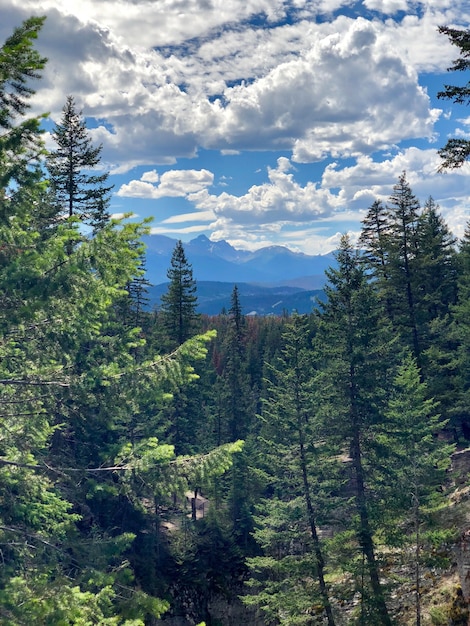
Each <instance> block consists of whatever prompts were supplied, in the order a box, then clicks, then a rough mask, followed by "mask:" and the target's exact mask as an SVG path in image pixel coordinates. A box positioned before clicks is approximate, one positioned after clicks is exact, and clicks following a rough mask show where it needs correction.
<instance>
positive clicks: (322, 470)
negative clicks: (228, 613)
mask: <svg viewBox="0 0 470 626" xmlns="http://www.w3.org/2000/svg"><path fill="white" fill-rule="evenodd" d="M283 343H284V348H283V351H282V356H281V357H280V358H279V359H277V361H276V364H275V365H272V366H271V367H269V366H268V369H269V370H270V379H269V382H268V385H267V390H266V392H265V398H264V402H263V409H262V414H261V416H260V418H261V423H262V426H261V429H260V435H259V438H258V454H259V458H260V465H261V468H262V469H263V471H264V472H265V480H266V482H267V486H266V491H267V492H268V496H267V497H266V498H265V499H264V500H263V501H262V503H261V504H260V505H259V506H258V507H257V511H258V513H257V515H256V517H255V521H256V527H255V531H254V536H255V538H256V539H257V541H258V542H259V544H260V545H261V547H262V548H263V555H262V556H255V557H252V558H250V559H248V564H249V567H250V569H251V571H252V578H251V580H250V587H251V589H252V590H253V591H252V593H251V594H250V595H249V596H248V597H247V598H245V599H244V601H245V602H246V603H247V604H257V605H259V606H262V607H263V610H264V611H265V612H267V614H268V617H270V618H274V619H278V620H280V622H281V623H286V624H287V623H288V624H303V623H305V615H309V618H308V619H309V623H313V617H311V616H312V615H313V614H316V615H318V617H319V620H321V623H323V619H324V617H326V620H327V623H328V624H329V626H334V624H335V619H334V616H333V611H332V607H331V603H330V598H329V592H328V587H327V583H326V581H325V557H324V548H323V546H322V544H321V541H320V533H319V528H318V524H319V519H322V520H323V522H324V523H325V520H326V517H327V511H328V509H329V508H331V504H332V500H333V498H332V494H331V493H330V492H329V490H328V489H327V488H326V474H327V473H328V471H326V462H325V458H324V455H325V452H326V449H327V446H325V443H324V442H321V443H320V435H319V432H318V421H317V415H316V413H317V407H316V406H315V405H314V402H315V400H314V384H313V380H314V372H313V360H312V349H311V336H310V329H309V325H308V320H307V319H306V318H305V317H300V316H296V315H295V316H294V317H293V319H292V321H291V322H290V323H288V324H287V325H286V328H285V331H284V333H283ZM330 465H331V464H330ZM320 516H321V517H320ZM310 572H314V577H312V576H311V575H310ZM314 578H316V582H317V584H316V585H315V584H314ZM310 620H312V621H310Z"/></svg>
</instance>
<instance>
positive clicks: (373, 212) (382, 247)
mask: <svg viewBox="0 0 470 626" xmlns="http://www.w3.org/2000/svg"><path fill="white" fill-rule="evenodd" d="M390 236H391V233H390V222H389V211H388V209H387V207H385V206H384V204H383V203H382V202H380V200H376V201H375V202H373V203H372V205H371V206H370V207H369V210H368V212H367V215H366V217H365V218H364V220H363V221H362V229H361V235H360V237H359V242H358V244H359V247H360V249H361V252H362V258H363V260H364V263H365V264H366V267H367V269H368V270H369V271H370V273H371V275H372V276H373V278H374V281H375V288H376V290H377V293H378V294H379V297H380V298H381V300H382V302H383V303H384V309H385V314H386V315H387V317H388V318H389V319H390V320H391V319H392V318H393V304H394V299H395V297H396V296H395V294H394V290H393V286H392V281H391V278H392V277H391V273H392V270H391V266H390V253H391V250H390Z"/></svg>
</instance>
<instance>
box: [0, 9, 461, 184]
mask: <svg viewBox="0 0 470 626" xmlns="http://www.w3.org/2000/svg"><path fill="white" fill-rule="evenodd" d="M2 4H3V5H4V6H7V5H8V6H11V5H12V4H13V5H14V6H15V7H16V11H17V12H19V11H20V8H19V7H20V3H19V0H16V1H14V0H10V1H8V2H7V0H0V6H1V5H2ZM34 4H35V5H36V9H35V10H37V3H34ZM288 4H289V3H287V2H283V1H281V0H276V1H275V2H273V1H272V0H251V2H247V3H243V8H242V7H241V5H240V3H239V2H238V0H228V1H222V0H207V2H203V3H201V2H197V1H196V0H185V1H183V0H180V1H176V0H172V1H170V0H168V1H167V2H165V3H164V4H162V3H155V2H148V1H144V0H141V1H135V2H133V3H129V2H125V3H124V2H119V1H116V2H111V1H102V2H93V3H92V2H90V1H86V2H82V3H80V8H79V9H78V8H77V9H73V6H72V3H69V2H65V0H54V1H53V0H42V2H41V5H42V7H43V8H44V9H47V10H48V11H47V12H48V19H47V21H46V25H45V27H44V31H43V33H42V34H41V37H40V39H39V44H38V45H39V46H40V48H41V50H42V51H43V52H44V53H45V54H46V55H47V56H48V57H49V59H50V61H49V64H48V66H47V69H46V72H45V81H44V82H43V86H42V88H41V91H40V93H39V94H38V97H39V100H38V103H37V108H38V109H39V110H50V111H51V112H52V114H53V117H54V119H57V118H58V116H59V115H60V111H61V108H62V106H63V103H64V99H65V96H64V94H68V93H72V94H74V95H76V99H77V103H78V105H79V106H81V107H83V109H84V113H85V115H89V116H94V117H96V118H97V119H100V120H104V122H103V123H102V124H101V126H98V128H94V129H93V133H92V134H93V138H94V140H96V141H97V142H102V143H103V146H104V149H103V158H104V160H105V161H106V162H108V163H110V164H112V167H113V171H121V172H122V171H125V170H126V169H129V168H130V167H132V166H134V165H137V164H158V163H170V162H174V160H175V159H176V158H178V157H182V156H185V157H195V156H196V154H197V149H198V147H200V146H202V147H206V148H214V149H218V150H222V151H224V152H225V153H226V154H227V153H229V154H230V153H234V151H241V150H244V149H256V150H259V149H263V150H276V149H285V150H292V152H293V158H294V160H296V161H299V162H308V161H313V160H318V159H321V158H323V157H324V155H328V154H332V155H333V156H335V157H340V156H347V155H356V154H360V153H362V152H366V153H371V152H373V151H374V150H377V149H382V148H384V147H386V146H390V145H393V144H394V143H396V142H397V141H399V140H401V139H405V138H415V137H431V136H432V133H433V124H434V122H435V120H436V118H437V116H438V111H433V110H432V109H431V107H430V102H429V98H428V96H427V94H426V93H425V91H424V90H423V89H422V88H421V87H420V86H419V84H418V80H417V75H416V72H415V71H414V69H413V63H414V62H415V60H414V56H415V55H416V53H417V52H416V50H417V49H418V46H417V44H416V50H415V51H414V53H413V54H411V53H409V52H407V53H406V54H405V53H404V50H405V48H406V47H407V49H409V48H413V49H414V46H415V43H414V42H415V41H421V40H423V33H424V34H425V35H426V37H424V40H425V41H428V40H429V42H430V43H429V45H428V46H422V45H421V44H420V48H424V49H425V50H424V52H425V54H426V56H427V57H432V58H433V59H434V58H436V56H437V53H438V52H439V54H440V55H441V56H442V49H443V48H444V49H445V50H446V51H447V50H448V48H449V46H448V45H447V44H445V43H444V44H443V42H442V40H440V39H439V36H438V35H437V32H436V29H435V26H436V19H437V13H436V12H435V13H433V14H432V15H433V16H432V19H431V17H429V18H428V17H427V15H428V13H426V15H425V16H424V17H423V18H418V17H416V18H413V19H411V18H410V20H411V21H408V22H406V20H404V21H403V23H402V24H396V23H395V22H393V21H390V22H386V23H382V22H379V21H367V20H365V19H363V18H357V19H352V18H348V17H345V16H339V17H337V18H336V19H332V20H331V21H329V22H328V21H323V22H321V23H315V21H314V20H313V17H314V16H315V14H316V13H318V11H320V10H326V9H327V8H329V9H333V8H337V6H339V5H342V4H344V5H345V4H348V3H347V2H336V3H334V2H333V3H326V4H325V3H321V2H307V0H302V1H299V2H297V3H295V4H296V5H297V8H298V9H299V10H302V11H303V12H306V13H303V15H304V16H305V18H309V19H303V20H300V21H294V23H292V24H285V25H282V26H279V25H276V24H274V23H273V25H272V27H270V28H266V29H264V30H260V29H256V28H254V27H252V26H250V25H249V24H244V23H243V22H242V20H243V17H244V16H246V17H248V16H250V15H254V14H256V13H259V12H263V11H264V12H265V13H267V14H269V15H270V16H271V17H272V18H273V19H274V18H275V15H276V14H279V15H281V14H282V13H283V12H284V11H285V10H286V8H287V7H288ZM327 4H328V5H329V6H328V7H327V6H326V5H327ZM32 5H33V3H32V2H31V1H26V2H22V4H21V10H22V11H23V12H24V14H25V15H26V14H27V13H28V12H29V11H30V10H31V8H32ZM240 11H241V12H240ZM308 12H310V13H308ZM439 15H441V14H439ZM158 20H161V22H160V21H158ZM231 20H235V22H236V23H237V24H238V27H236V28H235V27H234V23H235V22H231ZM426 20H427V21H426ZM157 21H158V22H157ZM156 23H158V28H153V27H152V24H156ZM229 23H230V24H231V26H230V28H228V29H226V30H225V31H221V30H211V28H213V27H215V26H221V25H222V24H229ZM166 27H168V29H167V30H166ZM420 29H421V31H420ZM423 29H424V30H423ZM419 32H421V37H418V36H417V34H418V33H419ZM430 32H433V33H434V36H433V37H430V38H429V37H427V35H428V34H429V33H430ZM192 36H200V37H201V39H200V40H197V39H196V40H192V41H190V40H189V39H188V38H189V37H192ZM183 41H186V42H187V45H186V47H184V46H183V47H178V45H179V44H180V43H182V42H183ZM164 43H165V44H172V45H174V46H175V47H174V48H171V49H168V50H164V49H161V48H156V49H154V46H158V45H162V44H164ZM438 44H439V45H438ZM446 54H447V52H446ZM433 62H434V61H433ZM417 63H419V62H417ZM143 182H146V181H143ZM147 182H148V181H147Z"/></svg>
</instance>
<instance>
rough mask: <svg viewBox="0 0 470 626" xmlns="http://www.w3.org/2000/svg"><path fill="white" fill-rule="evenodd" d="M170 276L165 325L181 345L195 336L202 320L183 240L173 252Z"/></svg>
mask: <svg viewBox="0 0 470 626" xmlns="http://www.w3.org/2000/svg"><path fill="white" fill-rule="evenodd" d="M167 277H168V280H169V281H170V282H169V285H168V290H167V292H166V293H165V294H163V295H162V311H163V315H164V323H165V327H166V329H167V332H168V335H169V338H170V340H171V342H172V343H173V345H178V346H180V345H181V344H182V343H184V342H185V341H186V339H188V338H189V337H191V336H192V335H194V334H195V332H196V331H197V327H198V320H199V316H198V314H197V312H196V309H197V295H196V291H197V286H196V281H195V280H194V278H193V268H192V265H191V264H190V263H189V262H188V260H187V258H186V254H185V251H184V247H183V243H182V242H181V241H178V242H177V243H176V246H175V248H174V250H173V254H172V256H171V262H170V267H169V269H168V271H167Z"/></svg>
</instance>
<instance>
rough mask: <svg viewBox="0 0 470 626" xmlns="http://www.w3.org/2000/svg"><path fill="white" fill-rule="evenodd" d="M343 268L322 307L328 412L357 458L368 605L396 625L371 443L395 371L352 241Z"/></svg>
mask: <svg viewBox="0 0 470 626" xmlns="http://www.w3.org/2000/svg"><path fill="white" fill-rule="evenodd" d="M337 262H338V268H337V269H330V270H327V276H328V279H329V283H328V284H327V286H326V287H325V291H326V295H327V301H326V302H325V303H322V304H321V309H320V313H319V333H318V337H317V338H316V345H317V349H318V352H319V354H320V358H321V361H320V362H321V363H322V367H321V372H320V373H319V379H320V388H321V390H322V393H321V401H320V402H321V411H322V412H323V414H324V429H325V436H326V437H328V438H329V439H331V440H336V441H337V445H344V446H345V449H344V450H343V453H344V452H347V453H348V454H349V455H350V463H351V471H352V475H353V485H354V505H355V510H356V513H357V523H353V527H354V528H355V533H356V537H357V542H358V545H359V547H360V550H361V552H362V554H363V555H364V558H365V561H366V564H367V571H368V578H369V583H370V592H371V598H370V599H368V597H367V595H368V594H367V590H366V589H365V588H361V593H362V603H363V607H364V609H365V608H367V611H368V612H369V613H370V615H371V619H372V622H371V624H374V625H378V624H381V625H383V626H390V624H391V619H390V616H389V612H388V609H387V605H386V602H385V595H384V590H383V588H382V584H381V582H380V568H379V562H378V559H377V556H376V545H375V541H374V522H373V520H374V516H373V515H372V510H373V509H372V506H371V498H372V493H373V491H372V489H371V486H372V485H371V483H370V476H369V473H368V469H367V468H368V463H367V459H368V450H367V445H366V442H367V441H368V439H369V433H370V431H371V429H373V427H374V425H375V424H377V423H378V421H379V420H380V407H381V405H382V402H383V400H382V398H383V397H384V395H385V392H384V384H385V382H386V380H387V377H388V375H387V368H388V367H390V354H389V338H388V335H387V333H386V332H385V329H384V328H383V326H382V317H381V312H380V308H379V307H378V302H377V298H376V296H375V293H374V291H373V289H372V287H371V286H370V285H369V284H368V283H367V279H366V275H365V271H364V268H363V265H362V264H361V262H360V260H359V256H358V254H357V253H355V252H354V250H353V248H352V246H351V243H350V241H349V238H348V237H347V236H343V237H342V239H341V245H340V249H339V251H338V253H337Z"/></svg>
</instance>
